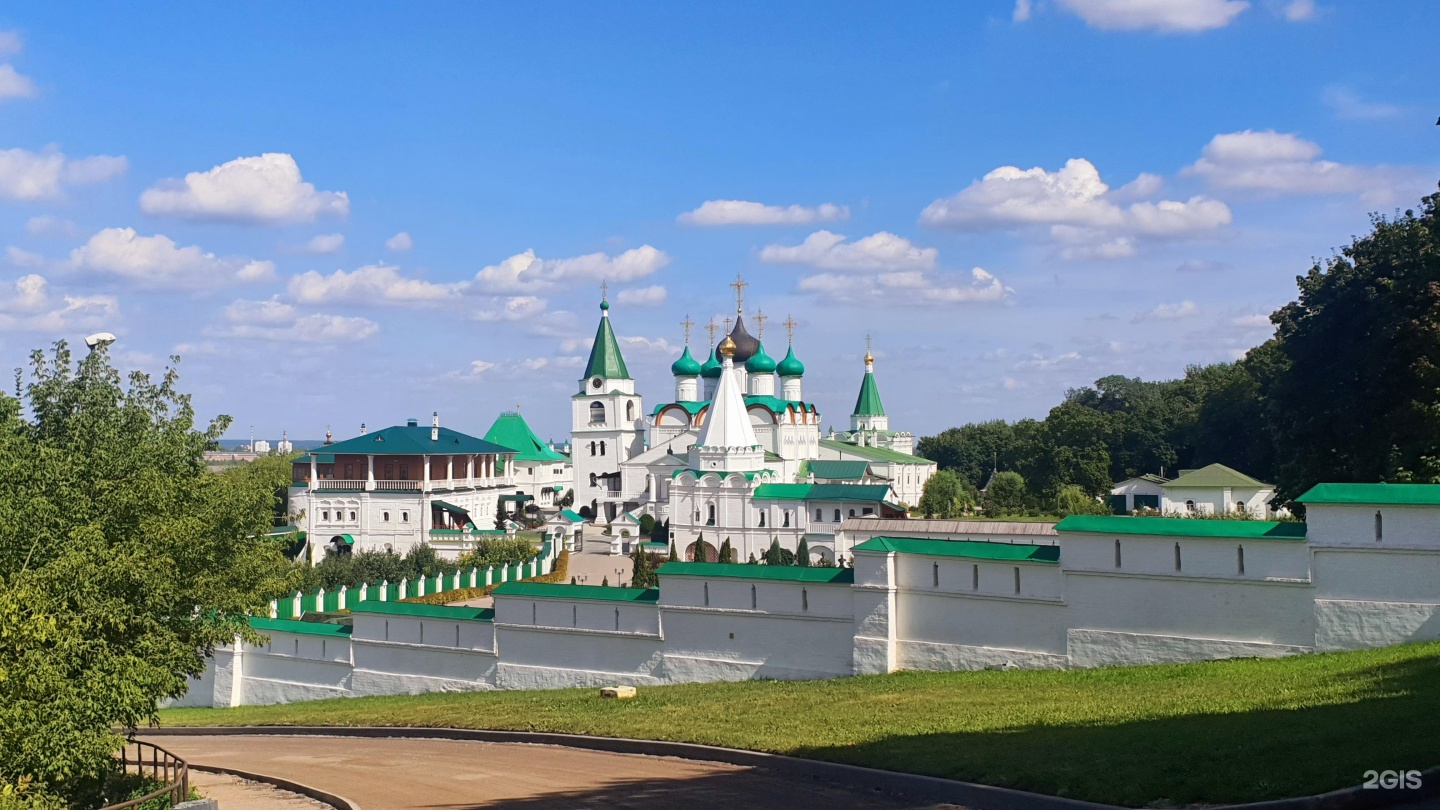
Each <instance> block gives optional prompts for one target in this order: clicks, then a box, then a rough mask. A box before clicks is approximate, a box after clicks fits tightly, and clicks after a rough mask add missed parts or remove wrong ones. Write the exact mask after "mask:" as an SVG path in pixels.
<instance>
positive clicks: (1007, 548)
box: [855, 537, 1060, 563]
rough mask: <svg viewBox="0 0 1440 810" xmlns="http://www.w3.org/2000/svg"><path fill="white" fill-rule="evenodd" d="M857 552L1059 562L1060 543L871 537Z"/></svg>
mask: <svg viewBox="0 0 1440 810" xmlns="http://www.w3.org/2000/svg"><path fill="white" fill-rule="evenodd" d="M855 550H856V551H898V552H900V553H901V554H924V555H927V556H931V557H966V558H968V559H974V560H998V561H1004V562H1037V563H1058V562H1059V561H1060V547H1059V546H1031V545H1026V544H1023V543H987V542H985V541H982V540H926V539H923V538H919V537H872V538H870V539H869V540H866V541H865V542H863V543H861V544H859V545H857V546H855Z"/></svg>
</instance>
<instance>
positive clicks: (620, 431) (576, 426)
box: [570, 299, 645, 523]
mask: <svg viewBox="0 0 1440 810" xmlns="http://www.w3.org/2000/svg"><path fill="white" fill-rule="evenodd" d="M579 388H580V390H579V391H578V392H577V393H576V394H574V395H573V396H572V397H571V398H570V401H571V421H570V459H571V462H572V463H573V467H574V480H575V509H576V511H578V512H579V513H580V514H582V515H585V516H586V517H588V518H590V519H592V520H595V521H597V522H600V523H608V522H609V521H610V520H612V519H614V518H615V516H616V515H619V514H620V513H622V512H625V511H626V510H627V509H629V508H631V507H630V505H628V504H630V503H631V499H629V498H627V495H626V493H625V492H624V491H623V489H622V488H621V481H620V465H621V464H622V463H623V462H625V461H627V460H629V459H630V458H631V457H633V456H635V455H636V454H638V453H640V452H641V451H642V450H644V449H645V415H644V407H645V406H644V400H643V399H642V398H641V397H640V395H639V394H638V393H637V392H636V391H635V380H634V379H633V378H632V377H631V376H630V370H629V369H628V368H626V366H625V358H624V357H623V356H622V355H621V354H620V343H619V341H617V340H616V339H615V330H614V328H612V327H611V325H610V302H609V301H608V300H603V299H602V300H601V301H600V324H599V326H598V327H596V330H595V343H594V344H593V345H592V346H591V347H590V360H589V361H588V362H587V363H586V364H585V373H584V376H582V377H581V378H580V382H579Z"/></svg>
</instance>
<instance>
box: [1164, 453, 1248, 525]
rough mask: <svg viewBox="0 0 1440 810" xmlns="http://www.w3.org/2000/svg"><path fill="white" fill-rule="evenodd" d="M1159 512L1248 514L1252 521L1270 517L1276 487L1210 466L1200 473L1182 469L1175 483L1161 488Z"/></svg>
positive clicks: (1171, 482)
mask: <svg viewBox="0 0 1440 810" xmlns="http://www.w3.org/2000/svg"><path fill="white" fill-rule="evenodd" d="M1160 489H1161V491H1162V492H1163V493H1164V494H1163V495H1162V496H1161V498H1160V511H1161V512H1163V513H1165V514H1167V515H1187V514H1196V513H1199V514H1205V515H1217V514H1225V513H1227V512H1236V511H1240V512H1245V513H1247V514H1249V515H1250V516H1251V517H1253V518H1259V519H1262V520H1263V519H1264V518H1267V517H1269V516H1270V502H1271V501H1272V500H1274V499H1275V485H1274V484H1267V483H1265V482H1264V481H1260V480H1258V479H1255V478H1251V477H1250V476H1248V475H1246V474H1245V473H1242V472H1240V471H1238V470H1232V469H1231V468H1229V467H1226V466H1225V465H1224V464H1211V465H1208V466H1205V467H1201V468H1200V469H1198V470H1181V471H1180V475H1179V476H1178V477H1176V478H1175V479H1174V480H1172V481H1166V482H1165V483H1163V484H1161V485H1160Z"/></svg>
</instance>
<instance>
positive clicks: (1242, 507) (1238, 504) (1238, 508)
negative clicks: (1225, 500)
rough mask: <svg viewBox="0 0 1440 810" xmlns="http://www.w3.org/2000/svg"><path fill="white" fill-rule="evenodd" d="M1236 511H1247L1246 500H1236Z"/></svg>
mask: <svg viewBox="0 0 1440 810" xmlns="http://www.w3.org/2000/svg"><path fill="white" fill-rule="evenodd" d="M1235 511H1236V512H1244V511H1245V502H1244V501H1236V502H1235Z"/></svg>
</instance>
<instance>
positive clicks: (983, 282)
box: [798, 267, 1013, 307]
mask: <svg viewBox="0 0 1440 810" xmlns="http://www.w3.org/2000/svg"><path fill="white" fill-rule="evenodd" d="M798 286H799V289H800V290H801V292H806V293H810V294H812V295H817V296H819V297H821V298H822V299H825V300H829V301H834V302H837V303H846V304H864V305H870V306H884V307H891V306H907V307H908V306H916V305H924V304H931V305H946V304H968V303H986V302H996V301H1002V300H1004V299H1005V298H1006V297H1007V296H1009V295H1010V294H1011V293H1012V292H1013V291H1012V290H1011V289H1010V288H1008V287H1006V286H1005V285H1004V284H1003V283H1002V282H1001V281H1000V279H998V278H996V277H995V276H994V275H992V274H991V273H989V272H988V271H986V270H985V269H984V268H980V267H976V268H973V269H971V271H970V283H968V284H964V283H961V282H960V280H959V279H956V278H952V277H949V276H946V275H942V274H940V273H926V272H921V271H918V270H901V271H894V272H887V273H874V274H865V275H857V274H851V273H847V274H840V273H819V274H817V275H813V276H806V277H805V278H802V279H800V283H799V285H798Z"/></svg>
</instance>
